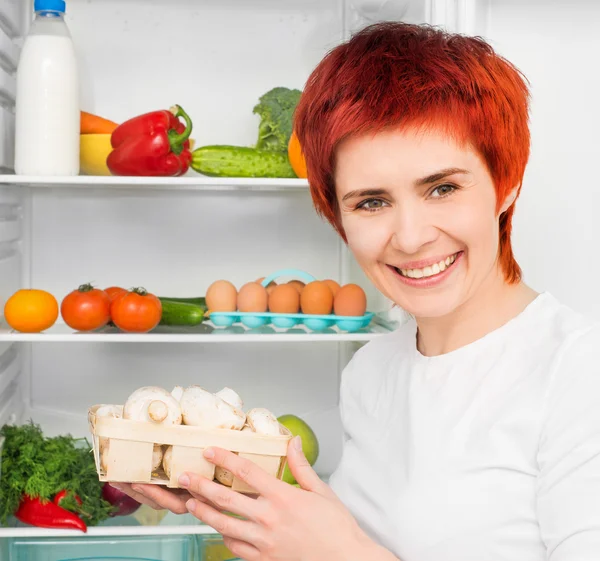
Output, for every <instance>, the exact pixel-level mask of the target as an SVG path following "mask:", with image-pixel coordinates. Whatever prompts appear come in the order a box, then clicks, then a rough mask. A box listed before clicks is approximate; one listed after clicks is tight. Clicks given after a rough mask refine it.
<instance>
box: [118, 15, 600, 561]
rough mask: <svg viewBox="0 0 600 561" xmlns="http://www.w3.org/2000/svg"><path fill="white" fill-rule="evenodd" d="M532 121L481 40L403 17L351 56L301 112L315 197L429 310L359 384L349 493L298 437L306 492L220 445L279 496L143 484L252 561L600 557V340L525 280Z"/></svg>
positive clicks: (191, 484)
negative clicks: (516, 243) (523, 214)
mask: <svg viewBox="0 0 600 561" xmlns="http://www.w3.org/2000/svg"><path fill="white" fill-rule="evenodd" d="M527 121H528V91H527V87H526V85H525V82H524V81H523V79H522V77H521V76H520V74H519V72H518V71H517V70H515V68H514V67H513V66H511V65H510V64H509V63H508V62H507V61H505V60H504V59H502V58H501V57H499V56H498V55H496V54H495V53H494V52H493V50H492V49H491V48H490V47H489V46H488V45H487V44H486V43H485V42H483V41H482V40H480V39H475V38H467V37H462V36H456V35H450V34H446V33H444V32H442V31H439V30H435V29H432V28H430V27H427V26H413V25H406V24H401V23H388V24H379V25H375V26H371V27H369V28H367V29H365V30H363V31H362V32H360V33H358V34H357V35H355V36H354V37H353V38H352V39H351V40H350V41H349V42H347V43H345V44H343V45H341V46H339V47H337V48H335V49H334V50H333V51H332V52H331V53H330V54H329V55H328V56H327V57H326V58H325V59H324V60H323V61H322V62H321V63H320V64H319V66H318V67H317V68H316V69H315V71H314V72H313V74H312V75H311V77H310V79H309V81H308V83H307V86H306V88H305V91H304V94H303V97H302V100H301V102H300V105H299V107H298V110H297V113H296V121H295V127H296V130H297V133H298V137H299V139H300V142H301V144H302V146H303V149H304V154H305V157H306V161H307V166H308V171H309V179H310V184H311V192H312V195H313V198H314V202H315V205H316V207H317V209H318V211H319V212H320V213H321V214H322V215H324V216H325V217H326V218H327V219H328V220H329V221H330V222H331V223H332V224H333V226H334V227H335V228H336V229H337V231H338V232H339V233H340V235H341V236H342V237H343V238H344V240H345V241H346V242H347V243H348V245H349V247H350V249H351V250H352V252H353V254H354V256H355V258H356V260H357V262H358V263H359V264H360V266H361V267H362V269H363V270H364V271H365V273H366V275H367V276H368V277H369V279H370V280H371V281H372V282H373V284H374V285H375V286H376V287H377V288H378V289H379V290H380V291H381V292H382V293H383V294H385V295H386V296H387V297H388V298H390V299H391V300H392V301H393V302H395V303H396V304H397V305H398V306H400V307H401V308H403V309H404V310H406V311H408V312H409V313H410V315H411V316H412V319H411V320H410V321H408V322H407V323H406V324H405V325H403V326H402V327H401V328H400V329H398V330H397V331H396V332H394V333H391V334H389V335H385V336H382V337H380V338H378V339H376V340H374V341H372V342H370V343H369V344H368V345H366V346H365V347H363V348H362V349H361V350H360V351H358V352H357V353H356V354H355V356H354V357H353V359H352V361H351V362H350V363H349V365H348V366H347V368H346V369H345V371H344V375H343V381H342V388H341V411H342V420H343V423H344V430H345V433H346V441H345V446H344V450H343V456H342V460H341V463H340V465H339V466H338V469H337V470H336V472H335V473H334V474H333V476H332V478H331V481H330V485H331V487H328V486H327V485H325V484H324V483H323V482H321V481H320V480H319V479H318V477H317V476H316V474H315V473H314V472H313V471H312V469H311V468H310V466H309V465H308V464H307V462H306V460H305V459H304V457H303V456H302V453H301V451H298V449H297V448H296V447H295V446H294V444H297V442H296V441H293V443H292V445H291V446H290V450H289V463H290V466H291V469H292V472H293V474H294V475H295V476H296V478H297V480H298V482H299V483H300V484H301V486H302V489H298V488H295V487H290V486H288V485H286V484H285V483H282V482H280V481H277V480H276V479H274V478H272V477H270V476H268V475H267V474H266V473H265V472H262V471H261V470H259V469H258V468H257V467H255V466H253V464H250V463H249V462H247V461H244V460H242V459H240V458H238V457H237V456H235V455H233V454H231V453H228V452H225V451H223V450H218V449H217V450H210V451H207V454H210V453H212V454H213V456H212V459H211V461H213V462H214V463H215V464H216V465H220V466H223V467H225V468H226V469H229V470H230V471H232V472H234V473H236V475H238V476H239V477H241V478H242V479H245V480H246V481H248V482H249V484H250V485H252V486H253V487H254V488H255V489H257V490H258V491H259V492H260V494H261V496H260V498H259V499H257V500H253V499H252V498H249V497H247V496H242V495H239V494H236V493H233V492H232V491H231V490H229V489H227V488H223V487H222V486H219V485H217V484H215V483H212V482H210V481H208V480H203V479H201V478H199V477H198V476H195V475H194V474H189V475H188V476H187V478H186V477H184V478H183V483H184V484H185V485H186V486H187V488H188V489H189V493H186V494H183V495H182V494H174V493H170V492H169V491H167V490H165V489H160V488H158V487H156V486H134V488H133V489H131V488H127V491H128V492H129V493H130V494H132V496H134V497H135V498H136V499H138V500H140V501H141V502H145V503H147V504H151V505H153V506H155V507H157V508H159V507H161V506H162V507H166V508H169V509H171V510H172V511H174V512H185V511H186V510H188V509H189V511H190V512H192V513H193V514H194V515H195V516H197V517H198V518H199V519H200V520H202V521H204V522H206V523H207V524H209V525H211V526H213V527H214V528H216V529H217V530H218V531H219V532H220V533H222V534H223V535H224V536H225V543H226V544H227V545H228V546H229V548H230V549H231V551H232V552H233V553H234V554H236V555H238V556H240V557H242V558H244V559H247V560H249V561H257V560H261V561H266V560H275V559H277V560H291V559H298V560H302V561H317V560H318V561H323V560H327V561H333V560H340V561H341V560H344V561H345V560H353V559H356V560H367V559H368V560H369V561H384V560H386V561H387V560H393V559H400V560H401V561H468V560H472V561H500V560H507V561H518V560H524V561H525V560H526V561H542V560H546V559H550V560H552V561H588V560H589V561H592V559H593V560H597V559H598V558H600V366H599V364H600V330H599V329H598V327H597V326H596V325H595V324H593V323H591V322H590V321H588V320H586V319H585V318H583V317H581V316H580V315H578V314H577V313H575V312H574V311H572V310H570V309H569V308H567V307H565V306H563V305H561V304H560V303H559V302H557V301H556V300H555V299H554V298H553V297H552V296H551V295H550V294H548V293H542V294H538V293H536V292H535V291H534V290H532V289H531V288H529V287H528V286H526V285H525V284H524V283H523V281H522V280H521V271H520V269H519V266H518V264H517V263H516V261H515V258H514V255H513V252H512V249H511V241H510V233H511V222H512V216H513V212H514V207H515V204H514V203H515V200H516V199H517V197H518V195H519V191H520V189H521V182H522V179H523V174H524V171H525V166H526V163H527V159H528V155H529V132H528V125H527ZM190 496H191V497H193V499H192V500H190V502H188V503H187V506H186V500H187V499H188V498H190ZM220 510H227V511H233V512H234V513H237V514H239V515H241V516H242V517H244V518H246V520H239V519H236V518H232V517H229V516H226V515H224V514H222V513H221V512H220Z"/></svg>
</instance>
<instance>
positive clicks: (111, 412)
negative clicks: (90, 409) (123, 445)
mask: <svg viewBox="0 0 600 561" xmlns="http://www.w3.org/2000/svg"><path fill="white" fill-rule="evenodd" d="M122 416H123V406H122V405H101V406H100V407H98V409H96V417H112V418H114V419H120V418H121V417H122ZM109 444H110V440H109V439H108V438H107V437H105V436H100V437H99V438H98V446H99V452H100V467H101V468H102V470H103V471H104V473H106V472H107V471H108V446H109Z"/></svg>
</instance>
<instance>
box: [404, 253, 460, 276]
mask: <svg viewBox="0 0 600 561" xmlns="http://www.w3.org/2000/svg"><path fill="white" fill-rule="evenodd" d="M454 261H456V254H455V255H452V256H450V257H446V259H444V260H442V261H440V262H439V263H435V264H433V265H429V266H427V267H424V268H423V269H396V270H399V271H400V273H401V274H402V275H403V276H405V277H408V278H409V279H421V278H427V277H432V276H433V275H438V274H439V273H441V272H442V271H445V270H446V269H447V268H448V267H450V265H452V263H454Z"/></svg>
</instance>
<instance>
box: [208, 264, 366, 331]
mask: <svg viewBox="0 0 600 561" xmlns="http://www.w3.org/2000/svg"><path fill="white" fill-rule="evenodd" d="M283 276H293V277H300V278H301V279H303V280H305V281H307V282H312V281H314V280H315V278H314V277H313V276H312V275H309V274H308V273H305V272H304V271H299V270H297V269H283V270H281V271H277V272H276V273H273V274H272V275H271V276H269V277H266V278H265V279H264V280H263V281H262V283H261V284H262V285H263V286H264V287H267V286H268V284H269V283H270V282H271V281H274V280H275V279H277V278H278V277H283ZM374 315H375V314H374V313H373V312H367V313H365V315H363V316H336V315H334V314H327V315H316V314H314V315H313V314H275V313H272V312H262V313H255V312H211V313H210V321H212V323H213V324H214V325H215V326H217V327H231V326H232V325H233V324H234V323H242V324H243V325H245V326H246V327H248V328H250V329H255V328H257V327H261V326H263V325H267V324H272V325H274V326H275V327H280V328H283V329H290V328H291V327H294V326H296V325H299V324H303V325H305V326H306V327H308V328H309V329H311V330H312V331H322V330H323V329H327V328H328V327H332V326H334V325H335V326H336V327H337V328H338V329H339V330H340V331H347V332H349V333H352V332H354V331H358V330H359V329H362V328H363V327H366V326H367V325H369V323H371V320H372V319H373V316H374Z"/></svg>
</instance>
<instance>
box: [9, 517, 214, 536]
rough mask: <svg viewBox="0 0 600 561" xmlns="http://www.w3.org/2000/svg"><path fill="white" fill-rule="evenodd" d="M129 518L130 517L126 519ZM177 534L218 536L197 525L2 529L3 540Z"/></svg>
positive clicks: (212, 530)
mask: <svg viewBox="0 0 600 561" xmlns="http://www.w3.org/2000/svg"><path fill="white" fill-rule="evenodd" d="M126 518H129V517H126ZM176 534H217V532H216V531H215V530H214V529H213V528H211V527H210V526H206V525H205V524H202V523H200V522H198V523H197V524H188V525H183V524H182V525H178V526H170V525H165V526H133V525H130V526H117V525H115V526H109V525H106V526H92V527H90V528H88V530H87V532H86V534H85V535H83V534H81V532H79V531H78V530H63V529H59V528H37V527H35V526H25V525H23V527H0V539H2V538H33V537H36V538H58V537H71V538H72V537H81V538H84V537H93V536H169V535H176Z"/></svg>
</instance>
